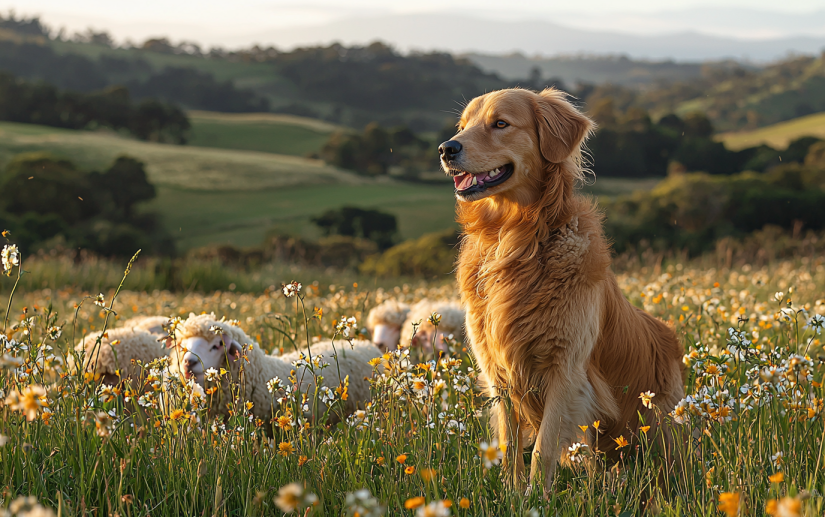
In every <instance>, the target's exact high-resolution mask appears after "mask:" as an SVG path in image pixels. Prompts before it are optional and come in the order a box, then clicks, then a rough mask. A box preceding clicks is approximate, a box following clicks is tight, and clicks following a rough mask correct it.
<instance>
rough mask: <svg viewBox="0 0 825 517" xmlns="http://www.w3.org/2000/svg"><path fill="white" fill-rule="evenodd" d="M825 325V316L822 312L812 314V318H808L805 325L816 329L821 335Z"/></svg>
mask: <svg viewBox="0 0 825 517" xmlns="http://www.w3.org/2000/svg"><path fill="white" fill-rule="evenodd" d="M824 326H825V316H822V315H821V314H814V315H813V316H811V319H809V320H808V324H807V325H805V327H806V328H812V329H814V330H815V331H816V334H817V335H819V334H820V332H822V327H824Z"/></svg>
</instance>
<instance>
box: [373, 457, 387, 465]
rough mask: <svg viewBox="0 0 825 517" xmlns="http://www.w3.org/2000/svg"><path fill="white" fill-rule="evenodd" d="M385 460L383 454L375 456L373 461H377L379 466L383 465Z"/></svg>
mask: <svg viewBox="0 0 825 517" xmlns="http://www.w3.org/2000/svg"><path fill="white" fill-rule="evenodd" d="M385 461H386V460H385V459H384V457H383V456H378V457H377V458H375V463H377V464H378V466H379V467H380V466H382V465H384V462H385Z"/></svg>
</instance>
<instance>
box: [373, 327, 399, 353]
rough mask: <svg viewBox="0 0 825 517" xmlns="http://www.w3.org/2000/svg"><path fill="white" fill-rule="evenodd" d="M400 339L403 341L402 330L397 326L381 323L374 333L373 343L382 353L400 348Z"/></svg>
mask: <svg viewBox="0 0 825 517" xmlns="http://www.w3.org/2000/svg"><path fill="white" fill-rule="evenodd" d="M399 339H401V328H400V327H398V326H397V325H387V324H385V323H379V324H378V325H376V326H375V329H373V331H372V342H373V343H375V346H377V347H378V348H379V349H380V350H381V351H382V352H386V351H388V350H395V349H396V348H398V340H399Z"/></svg>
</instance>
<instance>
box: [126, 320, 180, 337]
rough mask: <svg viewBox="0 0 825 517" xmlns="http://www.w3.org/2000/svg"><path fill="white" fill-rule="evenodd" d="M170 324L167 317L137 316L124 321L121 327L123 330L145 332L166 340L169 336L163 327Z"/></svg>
mask: <svg viewBox="0 0 825 517" xmlns="http://www.w3.org/2000/svg"><path fill="white" fill-rule="evenodd" d="M168 323H169V318H167V317H166V316H135V317H134V318H130V319H128V320H126V321H124V322H123V323H121V324H120V325H119V326H120V327H122V328H133V329H140V330H145V331H146V332H148V333H150V334H153V335H155V336H157V337H158V338H166V337H168V336H169V334H168V333H167V332H166V329H164V328H163V327H164V326H165V325H167V324H168Z"/></svg>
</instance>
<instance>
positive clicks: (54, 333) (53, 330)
mask: <svg viewBox="0 0 825 517" xmlns="http://www.w3.org/2000/svg"><path fill="white" fill-rule="evenodd" d="M46 334H47V335H48V336H49V339H51V340H52V341H56V340H57V339H58V338H59V337H60V335H61V334H63V328H62V327H49V328H48V330H46Z"/></svg>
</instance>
